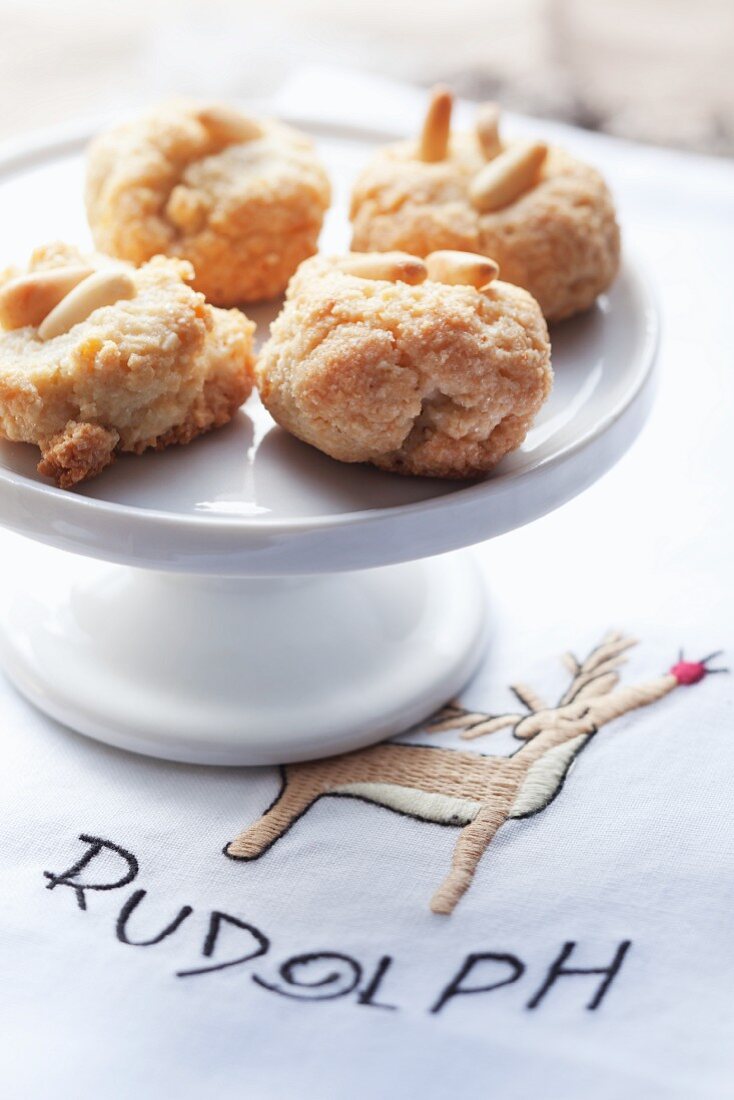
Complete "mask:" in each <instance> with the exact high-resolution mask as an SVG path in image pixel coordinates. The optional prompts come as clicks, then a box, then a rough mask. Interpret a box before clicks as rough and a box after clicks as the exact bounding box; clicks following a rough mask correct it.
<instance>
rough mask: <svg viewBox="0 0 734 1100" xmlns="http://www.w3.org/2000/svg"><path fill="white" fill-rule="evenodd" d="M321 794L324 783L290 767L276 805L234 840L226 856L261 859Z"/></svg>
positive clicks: (274, 803) (286, 770)
mask: <svg viewBox="0 0 734 1100" xmlns="http://www.w3.org/2000/svg"><path fill="white" fill-rule="evenodd" d="M321 793H322V788H321V786H320V784H319V783H318V782H313V779H312V778H311V777H310V775H309V774H308V773H304V774H299V772H298V770H297V769H294V770H293V771H291V770H290V769H288V768H286V769H285V770H284V777H283V788H282V790H281V792H280V794H279V795H278V797H277V798H276V800H275V802H273V804H272V806H271V807H270V808H269V809H268V810H266V811H265V813H264V814H263V815H262V817H261V818H259V819H258V820H257V821H254V822H253V823H252V825H250V826H248V828H246V829H245V830H244V831H243V832H241V833H240V834H239V836H237V837H235V839H234V840H232V841H230V843H229V844H228V845H227V847H226V848H225V853H226V854H227V855H228V856H231V857H232V858H233V859H258V857H259V856H261V855H262V854H263V852H266V851H267V850H268V848H270V847H271V845H273V844H275V842H276V840H279V839H280V837H282V835H283V833H285V832H286V831H287V830H288V829H289V828H290V826H291V825H292V824H293V822H294V821H296V819H297V818H299V817H300V816H301V814H303V813H305V812H306V810H307V809H308V808H309V806H310V805H311V803H312V802H314V801H315V800H316V799H317V798H318V797H319V795H320V794H321Z"/></svg>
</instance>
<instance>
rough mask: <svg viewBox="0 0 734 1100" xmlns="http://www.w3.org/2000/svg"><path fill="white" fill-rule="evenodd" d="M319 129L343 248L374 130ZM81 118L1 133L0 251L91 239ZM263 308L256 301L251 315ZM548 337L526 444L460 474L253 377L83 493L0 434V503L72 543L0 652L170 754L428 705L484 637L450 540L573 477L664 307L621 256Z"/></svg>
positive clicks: (241, 758) (331, 223) (153, 750)
mask: <svg viewBox="0 0 734 1100" xmlns="http://www.w3.org/2000/svg"><path fill="white" fill-rule="evenodd" d="M313 129H314V136H315V138H316V140H317V142H318V145H319V147H320V149H321V152H322V155H323V157H324V159H325V161H326V162H327V166H328V168H329V170H330V174H331V176H332V179H333V181H334V183H335V192H336V203H335V206H334V208H333V209H332V211H331V212H330V214H329V218H328V220H327V225H326V228H325V233H324V242H323V247H324V248H325V249H326V250H328V251H341V250H344V249H345V248H347V247H348V240H349V231H348V224H347V219H346V203H347V197H348V189H349V181H350V180H351V179H352V178H353V176H354V174H355V172H356V170H357V169H358V168H359V166H360V165H361V164H362V163H364V160H365V159H366V158H367V157H368V156H369V154H370V151H371V146H372V145H373V143H374V142H375V141H376V140H377V139H376V135H374V134H372V133H371V134H369V135H367V134H360V133H359V132H358V131H354V132H352V133H350V134H346V133H345V132H344V131H343V130H341V129H340V130H335V131H333V132H332V131H330V130H329V129H328V127H325V126H320V127H319V126H316V125H314V127H313ZM88 136H89V135H88V134H76V135H65V136H59V137H55V138H54V137H51V138H47V139H44V140H43V141H40V140H39V141H36V142H32V143H30V144H28V145H26V146H25V147H23V148H15V149H12V150H7V149H6V150H5V152H0V209H3V210H6V211H12V221H10V220H9V224H8V225H7V226H4V227H3V228H4V232H3V255H4V257H5V260H6V261H10V260H11V259H13V258H17V259H22V258H23V257H24V256H26V255H27V254H28V253H29V252H30V251H31V249H32V248H33V247H34V246H35V245H37V244H39V243H41V242H42V241H44V240H53V239H57V238H62V239H68V240H72V241H79V242H80V243H81V244H82V245H83V246H86V245H88V244H89V240H88V232H87V230H86V227H85V225H84V219H83V211H82V209H81V199H80V195H81V193H82V178H83V162H82V152H83V147H84V144H85V142H86V140H87V138H88ZM48 194H53V195H54V197H55V202H54V203H53V204H49V203H48V202H46V201H44V196H47V195H48ZM278 308H279V303H273V304H270V305H267V306H262V307H258V308H256V309H252V310H248V312H249V313H250V315H251V316H252V317H253V318H254V319H255V320H256V321H257V322H258V328H259V333H260V336H261V337H264V336H266V334H267V324H268V323H269V321H271V320H272V319H273V317H274V316H275V315H276V313H277V311H278ZM551 338H552V342H553V363H554V369H555V384H554V389H553V394H552V396H551V398H550V400H549V401H548V403H547V405H546V406H545V408H544V409H543V411H542V412H541V415H540V416H539V418H538V420H537V422H536V424H535V426H534V428H533V429H532V431H531V432H530V434H529V435H528V438H527V440H526V441H525V443H524V445H523V446H522V447H521V448H520V450H518V451H517V452H515V454H513V455H511V456H510V457H508V458H507V459H506V460H505V461H504V462H502V463H501V465H500V466H499V467H497V469H496V470H495V471H493V473H492V474H491V475H490V476H488V477H486V478H484V479H483V480H481V481H477V482H474V483H472V484H468V485H467V484H462V483H456V482H445V481H437V480H428V479H417V478H401V477H397V476H391V475H389V474H386V473H382V472H381V471H378V470H375V469H372V468H370V467H366V466H348V465H343V464H340V463H337V462H334V461H332V460H331V459H329V458H327V457H326V456H325V455H322V454H320V453H319V452H318V451H315V450H313V449H312V448H310V447H308V446H306V445H305V444H303V443H300V442H299V441H298V440H296V439H294V438H292V437H291V436H289V435H287V433H285V432H284V431H282V430H281V429H280V428H278V427H276V426H275V425H274V424H273V421H272V420H271V419H270V417H269V416H268V414H267V413H266V412H265V410H264V409H263V408H262V406H261V405H260V403H259V400H258V398H257V396H256V395H255V396H253V397H252V398H251V399H250V401H249V402H248V403H247V404H246V405H245V406H244V407H243V409H242V410H241V411H240V412H239V413H238V415H237V416H236V417H235V419H234V420H233V421H232V423H231V424H230V425H228V426H227V427H226V428H224V429H222V430H220V431H218V432H215V433H213V434H211V435H209V436H206V437H204V438H202V439H200V440H198V441H196V442H194V443H193V444H191V445H190V446H188V447H185V448H170V449H169V450H167V451H164V452H162V453H161V454H150V455H144V456H141V457H134V456H124V457H122V458H121V459H119V460H118V461H117V462H116V463H115V464H114V465H113V466H112V467H110V468H109V469H108V470H106V471H105V472H104V473H103V474H101V475H100V476H99V477H98V478H96V479H95V480H94V481H91V482H90V483H89V484H87V485H84V486H82V487H81V488H79V489H78V490H76V491H75V492H65V491H63V490H60V489H57V488H55V487H54V486H53V485H51V484H50V483H48V482H47V481H46V480H44V479H43V478H41V477H40V476H39V475H38V474H37V473H36V470H35V466H36V462H37V460H38V452H37V450H36V449H35V448H33V447H30V446H25V445H18V444H8V443H2V444H0V522H1V523H2V524H3V525H5V526H6V527H8V528H10V529H11V530H13V531H16V532H19V533H20V534H22V535H25V536H27V537H29V538H31V539H35V540H38V541H40V542H43V543H46V544H48V545H51V546H54V547H57V548H58V549H61V550H69V551H72V552H73V553H74V554H75V555H79V556H78V557H76V558H75V559H69V558H67V557H66V556H65V555H58V559H59V561H58V566H57V568H54V569H53V570H51V571H50V572H49V573H48V574H46V575H44V576H40V577H39V576H38V575H31V576H29V577H26V578H22V577H20V576H19V579H18V586H17V590H16V596H15V600H14V601H13V602H12V603H11V605H10V606H9V607H8V608H7V609H6V610H5V613H4V615H3V619H2V623H1V624H0V656H1V658H2V661H3V664H4V667H5V670H6V672H7V674H8V675H9V676H10V678H11V680H12V681H13V682H14V683H15V684H16V686H17V687H18V688H19V689H20V691H21V692H23V694H24V695H26V696H27V697H28V698H29V699H30V700H31V701H32V702H33V703H35V704H36V705H37V706H38V707H40V708H41V709H42V710H44V711H45V712H46V713H48V714H50V715H51V716H53V717H54V718H56V719H58V720H60V721H61V722H63V723H65V724H66V725H68V726H70V727H72V728H74V729H76V730H78V731H80V732H81V733H84V734H87V735H89V736H91V737H95V738H98V739H100V740H102V741H106V742H108V743H110V744H113V745H116V746H119V747H122V748H126V749H131V750H133V751H137V752H143V753H148V754H150V755H154V756H160V757H164V758H167V759H171V760H184V761H195V762H199V763H210V764H271V763H283V762H288V761H291V760H300V759H308V758H311V757H315V756H321V755H326V754H330V753H334V752H343V751H347V750H350V749H354V748H358V747H360V746H362V745H365V744H368V743H370V742H373V741H377V740H379V739H381V738H383V737H386V736H389V735H390V734H393V733H396V732H398V731H400V730H402V729H405V728H407V727H408V726H410V725H412V724H414V723H417V722H419V721H421V720H422V719H423V718H425V717H426V716H427V715H428V714H430V713H431V712H432V711H433V710H434V709H436V708H437V707H438V706H440V705H441V704H442V703H444V702H445V701H446V700H447V699H448V698H450V697H451V696H452V695H454V694H455V693H456V692H457V691H458V690H459V689H460V688H461V687H462V686H463V684H464V683H465V682H466V680H467V679H468V677H469V676H470V675H471V673H472V671H473V669H474V667H475V666H476V664H477V663H478V661H479V659H480V657H481V654H482V646H483V637H484V635H485V622H486V618H487V616H486V610H485V609H486V596H485V594H484V592H483V589H482V585H481V581H480V578H479V575H478V572H477V570H476V568H475V567H474V565H473V563H472V560H471V558H470V556H468V554H467V552H466V551H462V548H464V547H468V546H471V545H473V544H475V543H477V542H480V541H482V540H484V539H489V538H492V537H495V536H497V535H501V534H503V533H504V532H506V531H509V530H511V529H513V528H515V527H518V526H521V525H522V524H525V523H529V522H531V521H532V520H534V519H536V518H537V517H539V516H541V515H543V514H545V513H546V512H549V511H551V510H552V509H554V508H556V507H558V506H559V505H561V504H563V503H564V502H565V501H567V500H569V499H570V498H572V497H573V496H575V495H577V494H578V493H580V492H581V491H582V490H584V489H585V488H587V487H588V486H589V485H591V484H592V482H594V481H595V480H596V479H597V478H599V477H600V476H601V475H602V474H603V473H604V472H605V471H606V470H608V469H609V468H610V467H611V466H612V465H613V464H614V462H616V461H617V460H618V459H619V458H620V457H621V456H622V455H623V454H624V452H625V451H626V450H627V449H628V447H629V446H630V444H631V443H632V441H633V440H634V438H635V436H636V435H637V433H638V432H639V430H640V428H641V426H642V424H643V423H644V420H645V418H646V416H647V413H648V411H649V408H650V405H651V402H652V393H653V381H654V370H653V366H654V359H655V349H656V344H657V318H656V310H655V306H654V303H653V300H652V298H651V295H650V292H649V289H648V288H647V285H646V283H645V281H644V280H643V279H642V278H641V276H640V273H639V270H638V268H637V267H636V265H634V264H632V263H629V262H628V263H627V264H626V265H625V266H624V268H623V271H622V273H621V275H620V277H619V278H618V280H617V282H616V283H615V285H614V286H613V287H612V289H611V291H610V292H609V294H607V295H605V296H604V297H603V298H602V299H601V300H600V301H599V303H598V304H597V306H596V307H595V308H594V309H593V310H591V311H590V312H589V313H587V314H585V315H584V316H582V317H578V318H576V319H574V320H572V321H569V322H566V323H564V324H562V325H559V326H557V327H555V328H554V330H553V331H552V333H551ZM452 551H457V553H450V552H452ZM458 551H462V552H458ZM90 559H98V561H100V562H104V563H106V564H104V565H100V564H98V562H96V561H92V560H90Z"/></svg>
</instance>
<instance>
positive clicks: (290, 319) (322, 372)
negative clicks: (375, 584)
mask: <svg viewBox="0 0 734 1100" xmlns="http://www.w3.org/2000/svg"><path fill="white" fill-rule="evenodd" d="M496 274H497V266H496V264H493V263H492V261H490V260H487V259H486V258H485V257H483V256H471V255H466V254H457V253H441V252H438V253H434V254H432V255H429V256H428V258H427V259H426V261H425V263H424V262H422V261H421V260H420V259H419V258H417V257H415V256H411V255H406V254H403V253H392V254H382V255H379V254H367V255H364V254H355V253H351V254H349V255H347V256H344V257H340V258H325V257H322V256H316V257H314V258H313V259H310V260H307V261H306V262H305V263H303V264H301V266H300V268H299V269H298V271H297V273H296V275H295V276H294V277H293V279H292V280H291V283H290V286H289V287H288V293H287V297H286V303H285V306H284V308H283V310H282V312H281V314H280V316H279V317H278V319H277V320H276V321H275V322H274V324H273V326H272V328H271V336H270V340H269V341H268V343H267V344H266V345H265V347H264V348H263V351H262V353H261V355H260V358H259V359H258V363H257V366H256V378H257V382H258V386H259V388H260V396H261V397H262V400H263V402H264V403H265V405H266V406H267V408H268V410H269V411H270V413H271V414H272V416H273V417H274V418H275V419H276V420H277V421H278V423H279V424H281V425H282V426H283V427H284V428H286V429H287V430H288V431H289V432H292V433H293V434H294V435H296V436H298V437H299V438H300V439H303V440H305V442H307V443H310V444H312V445H313V446H314V447H318V448H319V450H321V451H324V452H325V453H326V454H328V455H331V456H332V457H333V458H336V459H339V460H340V461H342V462H371V463H373V464H374V465H375V466H379V467H381V468H382V469H384V470H392V471H395V472H396V473H401V474H420V475H425V476H430V477H451V478H470V477H475V476H477V475H479V474H482V473H484V471H486V470H488V469H490V468H491V467H492V466H494V465H495V464H496V463H497V462H499V460H500V459H501V458H502V457H503V456H504V455H506V454H507V453H508V452H509V451H512V450H514V449H515V448H516V447H518V446H519V445H520V444H521V443H522V441H523V439H524V438H525V435H526V433H527V431H528V428H529V427H530V425H531V423H532V421H533V418H534V417H535V415H536V413H537V412H538V410H539V408H540V406H541V405H542V404H543V402H544V401H545V399H546V397H547V396H548V393H549V392H550V388H551V381H552V371H551V366H550V344H549V342H548V330H547V327H546V323H545V321H544V319H543V315H542V313H541V311H540V308H539V307H538V304H537V302H536V301H535V300H534V299H533V298H532V297H531V296H530V294H528V293H527V291H525V290H522V289H520V288H519V287H516V286H512V285H510V284H509V283H504V282H497V281H493V279H494V276H496Z"/></svg>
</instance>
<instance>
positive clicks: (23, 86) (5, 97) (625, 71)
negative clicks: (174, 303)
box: [0, 0, 734, 155]
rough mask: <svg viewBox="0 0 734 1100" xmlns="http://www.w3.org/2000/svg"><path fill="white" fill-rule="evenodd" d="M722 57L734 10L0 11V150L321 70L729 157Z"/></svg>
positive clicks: (81, 2)
mask: <svg viewBox="0 0 734 1100" xmlns="http://www.w3.org/2000/svg"><path fill="white" fill-rule="evenodd" d="M733 54H734V0H695V2H694V0H445V2H444V3H436V2H435V0H362V2H359V3H357V2H354V0H268V2H267V3H263V2H262V0H260V2H258V3H254V2H250V0H125V2H124V3H105V2H104V0H63V2H62V3H59V4H56V5H53V4H49V3H48V0H0V59H1V60H2V64H0V93H1V94H2V101H3V102H4V103H5V104H6V110H5V111H4V112H3V113H2V116H1V117H0V137H9V136H11V135H13V134H14V133H18V132H21V131H23V130H25V129H27V128H30V127H44V126H47V125H51V124H53V123H56V122H59V121H62V120H64V119H68V118H72V117H74V116H77V115H83V114H89V113H91V112H93V111H97V112H99V111H102V112H104V111H107V110H118V109H120V110H123V111H124V110H129V109H130V108H131V107H134V106H137V105H138V104H139V103H142V102H146V101H148V100H150V99H151V98H152V97H155V96H162V95H168V94H171V93H175V92H178V93H189V94H204V95H220V94H222V95H231V96H242V97H257V98H261V97H262V96H264V95H267V94H269V93H270V92H272V91H275V90H276V88H277V87H278V85H279V84H280V83H282V81H283V80H284V79H285V78H286V77H287V76H289V75H290V74H291V73H292V72H293V71H295V70H296V69H297V68H298V67H299V66H301V65H303V64H322V63H326V64H329V65H337V66H341V67H345V68H349V69H363V70H365V71H366V72H371V73H375V72H376V73H379V74H381V75H383V76H388V77H393V78H400V79H404V80H408V81H412V82H414V83H417V84H426V85H427V84H431V83H433V82H434V81H437V80H443V81H447V82H449V83H450V84H452V85H453V86H454V87H455V89H456V90H457V91H458V92H459V93H460V94H463V95H466V96H468V97H472V98H496V99H499V100H500V101H501V102H502V103H503V104H504V105H505V106H507V107H509V108H512V109H515V110H517V111H523V112H526V113H528V114H532V115H539V116H544V117H553V118H558V119H563V120H565V121H568V122H572V123H575V124H577V125H581V126H584V127H587V128H589V129H593V130H600V131H605V132H607V133H610V134H616V135H618V136H621V137H625V138H631V139H633V140H639V141H645V142H650V143H654V144H660V145H669V146H674V147H677V148H683V149H691V150H695V151H697V152H707V153H713V154H718V155H732V153H734V76H733V75H732V74H733V72H734V62H733V60H732V58H733Z"/></svg>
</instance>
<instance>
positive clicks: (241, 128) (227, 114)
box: [196, 104, 262, 148]
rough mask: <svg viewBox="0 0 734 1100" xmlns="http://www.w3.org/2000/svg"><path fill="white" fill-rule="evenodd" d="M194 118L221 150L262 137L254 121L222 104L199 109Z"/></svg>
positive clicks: (260, 130) (259, 128)
mask: <svg viewBox="0 0 734 1100" xmlns="http://www.w3.org/2000/svg"><path fill="white" fill-rule="evenodd" d="M196 117H197V118H198V120H199V122H200V123H201V124H202V126H203V127H204V128H205V129H206V131H207V133H208V134H209V137H210V139H211V141H212V142H213V144H214V145H217V146H220V147H221V148H225V147H226V146H227V145H241V144H242V143H243V142H246V141H254V140H255V139H256V138H259V137H262V129H261V127H260V126H259V125H258V123H257V122H255V121H254V119H251V118H248V117H247V115H243V114H241V113H240V111H236V110H233V109H232V108H231V107H226V106H224V104H216V105H212V106H210V107H201V108H200V109H199V110H198V111H197V112H196Z"/></svg>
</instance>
